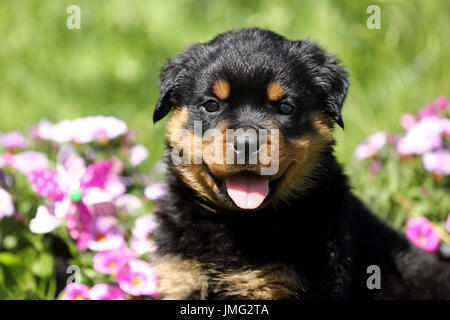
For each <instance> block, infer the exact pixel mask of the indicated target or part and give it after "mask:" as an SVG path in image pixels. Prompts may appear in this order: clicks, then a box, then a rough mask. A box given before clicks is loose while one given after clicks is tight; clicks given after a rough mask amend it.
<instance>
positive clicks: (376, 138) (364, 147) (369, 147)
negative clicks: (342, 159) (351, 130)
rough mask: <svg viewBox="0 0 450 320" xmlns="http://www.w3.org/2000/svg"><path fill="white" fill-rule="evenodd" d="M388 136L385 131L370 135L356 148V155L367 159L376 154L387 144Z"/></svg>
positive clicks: (358, 157)
mask: <svg viewBox="0 0 450 320" xmlns="http://www.w3.org/2000/svg"><path fill="white" fill-rule="evenodd" d="M386 140H387V136H386V133H384V132H377V133H374V134H373V135H371V136H369V137H368V138H367V139H366V140H365V141H364V142H363V143H361V144H360V145H359V146H358V147H356V150H355V157H356V158H357V159H360V160H361V159H365V158H369V157H371V156H374V155H376V154H377V153H378V151H380V150H381V148H383V147H384V145H385V144H386Z"/></svg>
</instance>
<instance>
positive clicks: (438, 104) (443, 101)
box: [434, 97, 450, 110]
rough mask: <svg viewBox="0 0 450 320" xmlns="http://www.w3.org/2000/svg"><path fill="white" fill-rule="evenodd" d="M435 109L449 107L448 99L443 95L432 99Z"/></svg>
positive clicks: (449, 101)
mask: <svg viewBox="0 0 450 320" xmlns="http://www.w3.org/2000/svg"><path fill="white" fill-rule="evenodd" d="M434 105H435V108H436V110H445V109H448V108H450V100H448V99H447V98H445V97H439V98H437V99H436V100H434Z"/></svg>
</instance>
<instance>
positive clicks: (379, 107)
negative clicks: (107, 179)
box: [0, 0, 450, 165]
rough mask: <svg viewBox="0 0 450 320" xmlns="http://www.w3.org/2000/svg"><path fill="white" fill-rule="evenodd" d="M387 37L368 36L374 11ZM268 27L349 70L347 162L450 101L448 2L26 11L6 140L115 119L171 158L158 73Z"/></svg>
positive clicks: (17, 19)
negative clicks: (370, 141)
mask: <svg viewBox="0 0 450 320" xmlns="http://www.w3.org/2000/svg"><path fill="white" fill-rule="evenodd" d="M374 3H375V4H378V5H379V6H380V8H381V25H382V29H381V30H369V29H368V28H367V27H366V19H367V17H368V14H367V13H366V8H367V7H368V6H369V5H370V4H374ZM70 4H77V5H79V6H80V8H81V18H82V22H81V29H80V30H69V29H67V28H66V19H67V17H68V14H67V13H66V8H67V6H68V5H70ZM253 26H259V27H263V28H268V29H271V30H273V31H276V32H278V33H281V34H283V35H285V36H287V37H289V38H291V39H302V38H310V39H312V40H315V41H318V42H319V43H320V44H322V45H323V46H324V47H326V48H327V49H328V50H329V51H330V52H331V53H333V54H336V55H337V56H339V57H340V58H341V60H342V63H343V64H344V65H345V66H346V67H347V68H348V70H349V71H350V75H351V86H350V90H349V93H348V98H347V101H346V103H345V106H344V111H343V115H344V122H345V126H346V129H345V131H342V130H341V129H337V130H336V138H337V140H338V144H337V148H336V153H337V156H338V158H339V159H340V160H341V161H342V162H344V163H346V164H348V163H349V162H350V160H351V159H352V154H353V150H354V148H355V146H356V145H357V144H358V143H359V142H360V141H361V140H363V139H364V138H365V137H366V136H367V135H368V134H370V133H372V132H374V131H377V130H390V131H397V130H399V129H400V127H399V123H398V119H399V116H400V115H401V114H402V113H404V112H406V111H411V112H413V111H415V110H417V109H418V108H420V107H421V106H423V105H424V104H425V103H426V102H427V101H428V100H430V99H433V98H435V97H437V96H439V95H449V82H448V81H447V80H448V77H449V75H450V64H449V63H448V57H449V56H450V2H449V1H446V0H442V1H437V0H435V1H420V0H417V1H363V0H358V1H331V0H330V1H320V0H311V1H298V0H292V1H277V0H270V1H269V0H262V1H249V0H231V1H210V0H199V1H194V0H173V1H167V0H152V1H144V0H143V1H136V0H135V1H132V0H128V1H125V0H116V1H91V0H78V1H77V0H72V1H32V0H29V1H24V0H23V1H22V0H9V1H8V0H6V1H1V3H0V132H1V131H3V132H4V131H8V130H14V129H20V130H26V129H27V127H28V126H30V125H32V124H34V123H36V122H37V121H38V120H39V119H41V118H42V117H45V118H48V119H50V120H52V121H58V120H61V119H65V118H75V117H80V116H86V115H95V114H105V115H114V116H117V117H119V118H122V119H124V120H125V121H126V122H127V123H128V124H129V126H130V127H133V128H136V129H137V133H138V140H139V141H140V142H142V143H143V144H144V145H146V146H147V147H148V148H149V149H150V151H151V158H150V160H149V163H148V164H149V165H150V164H152V163H154V162H155V161H157V160H158V159H159V158H160V157H161V155H162V150H163V149H162V148H163V145H164V143H163V140H164V138H163V132H164V123H158V124H157V125H156V126H154V125H153V124H152V121H151V118H152V111H153V107H154V105H155V102H156V101H157V98H158V94H159V91H158V87H157V81H158V73H159V70H160V68H161V67H162V66H163V64H164V63H165V61H166V60H167V59H168V58H170V57H172V56H173V55H174V54H175V53H176V52H178V51H180V50H183V49H185V48H186V47H187V46H188V45H189V44H191V43H193V42H198V41H208V40H210V39H211V38H213V37H214V36H215V35H216V34H217V33H219V32H223V31H226V30H229V29H239V28H244V27H253Z"/></svg>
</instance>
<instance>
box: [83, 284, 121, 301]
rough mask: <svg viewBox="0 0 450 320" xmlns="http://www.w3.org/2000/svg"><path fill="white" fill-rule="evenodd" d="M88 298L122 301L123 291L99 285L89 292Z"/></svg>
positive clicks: (112, 286)
mask: <svg viewBox="0 0 450 320" xmlns="http://www.w3.org/2000/svg"><path fill="white" fill-rule="evenodd" d="M89 298H90V299H91V300H124V299H125V298H124V295H123V291H122V290H120V288H119V287H117V286H114V285H111V284H106V283H100V284H96V285H95V286H93V287H92V288H91V290H89Z"/></svg>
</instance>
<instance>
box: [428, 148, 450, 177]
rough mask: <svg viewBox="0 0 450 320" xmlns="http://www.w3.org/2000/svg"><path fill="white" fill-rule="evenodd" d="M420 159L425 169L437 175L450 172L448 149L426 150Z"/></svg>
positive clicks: (449, 153) (449, 152)
mask: <svg viewBox="0 0 450 320" xmlns="http://www.w3.org/2000/svg"><path fill="white" fill-rule="evenodd" d="M422 161H423V165H424V167H425V169H427V170H428V171H430V172H432V173H434V174H436V175H438V176H445V175H449V174H450V151H448V150H438V151H429V152H426V153H425V154H424V155H423V156H422Z"/></svg>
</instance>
